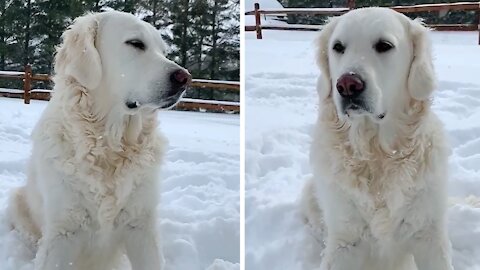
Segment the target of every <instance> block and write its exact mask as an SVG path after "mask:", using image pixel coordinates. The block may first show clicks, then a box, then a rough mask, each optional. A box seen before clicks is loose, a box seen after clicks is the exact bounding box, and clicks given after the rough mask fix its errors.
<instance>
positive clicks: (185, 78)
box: [170, 69, 192, 88]
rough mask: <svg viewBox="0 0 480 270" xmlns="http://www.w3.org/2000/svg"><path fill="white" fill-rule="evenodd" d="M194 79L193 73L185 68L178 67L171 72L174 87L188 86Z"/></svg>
mask: <svg viewBox="0 0 480 270" xmlns="http://www.w3.org/2000/svg"><path fill="white" fill-rule="evenodd" d="M191 81H192V75H190V73H188V71H187V70H185V69H177V70H175V71H174V72H172V74H170V82H172V84H173V88H182V87H185V86H187V84H189V83H190V82H191Z"/></svg>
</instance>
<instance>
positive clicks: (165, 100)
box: [125, 89, 186, 111]
mask: <svg viewBox="0 0 480 270" xmlns="http://www.w3.org/2000/svg"><path fill="white" fill-rule="evenodd" d="M185 90H186V89H183V90H182V91H179V92H178V93H176V94H174V95H168V96H166V97H162V98H157V99H154V100H152V101H147V102H142V101H141V100H136V99H129V100H127V101H126V102H125V107H126V108H127V109H128V110H130V111H136V110H138V109H140V108H143V107H145V108H152V109H162V110H168V109H171V108H173V107H174V106H175V105H177V103H178V102H179V101H180V99H181V98H182V97H183V95H184V94H185Z"/></svg>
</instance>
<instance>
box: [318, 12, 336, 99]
mask: <svg viewBox="0 0 480 270" xmlns="http://www.w3.org/2000/svg"><path fill="white" fill-rule="evenodd" d="M336 22H337V19H336V18H330V19H329V20H328V23H327V24H326V25H325V26H324V27H323V29H322V30H321V32H320V35H319V36H318V38H317V40H316V45H317V54H316V60H317V65H318V67H319V68H320V71H321V73H322V74H321V75H320V77H319V78H318V81H317V91H318V95H319V97H320V100H325V99H327V98H328V97H329V96H330V95H331V92H332V79H331V76H330V69H329V65H328V49H329V48H328V46H329V41H330V36H331V35H332V32H333V29H334V28H335V25H336V24H337V23H336Z"/></svg>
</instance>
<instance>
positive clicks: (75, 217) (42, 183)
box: [9, 11, 180, 270]
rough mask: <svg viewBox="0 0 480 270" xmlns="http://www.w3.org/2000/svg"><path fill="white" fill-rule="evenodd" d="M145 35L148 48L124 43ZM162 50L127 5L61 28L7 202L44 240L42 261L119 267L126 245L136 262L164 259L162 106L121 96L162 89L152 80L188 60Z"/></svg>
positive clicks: (45, 267) (138, 269)
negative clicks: (18, 180)
mask: <svg viewBox="0 0 480 270" xmlns="http://www.w3.org/2000/svg"><path fill="white" fill-rule="evenodd" d="M119 30H121V31H119ZM129 35H132V36H129ZM138 36H140V37H141V38H142V39H144V40H145V42H147V45H148V46H149V47H148V48H149V49H148V50H147V51H145V52H143V53H141V52H139V51H138V50H136V49H135V48H131V47H129V46H128V45H125V43H124V41H125V40H126V39H128V38H131V37H134V38H136V37H138ZM163 50H164V47H163V43H162V41H161V39H160V37H159V34H158V32H157V31H156V30H155V29H153V27H152V26H150V25H148V24H147V23H144V22H142V21H140V20H138V19H137V18H135V17H134V16H133V15H129V14H126V13H120V12H113V11H111V12H106V13H98V14H87V15H85V16H83V17H80V18H78V19H76V20H75V22H74V24H73V25H72V26H71V27H70V29H69V30H67V31H66V32H65V34H64V35H63V43H62V44H61V45H60V47H59V48H58V50H57V54H56V59H55V72H56V74H55V77H54V81H55V88H54V90H55V91H54V95H53V98H52V99H51V101H50V102H49V104H48V106H47V107H46V109H45V111H44V112H43V115H42V117H41V119H40V121H39V122H38V124H37V125H36V127H35V129H34V131H33V134H32V140H33V151H32V156H31V160H30V164H29V173H28V181H27V184H26V185H25V186H24V187H21V188H19V189H18V190H16V191H15V192H14V193H13V194H12V197H11V202H10V206H9V209H10V211H9V213H10V217H11V221H12V224H13V226H14V227H15V228H16V229H17V230H18V231H20V232H21V233H22V234H23V235H24V236H26V237H28V238H29V239H31V240H32V242H33V244H34V245H35V246H38V252H37V255H36V258H35V269H36V270H52V269H76V270H85V269H90V270H95V269H98V270H105V269H112V268H113V267H114V266H115V263H116V261H117V259H118V257H119V256H120V255H121V254H122V253H124V252H126V255H127V256H128V258H129V259H130V263H131V265H132V268H133V269H134V270H152V269H161V267H162V255H161V251H160V250H159V246H158V243H157V240H158V235H157V233H156V223H155V221H156V219H157V217H156V206H157V202H158V193H159V191H158V182H159V181H158V179H157V178H158V172H159V166H160V164H161V162H162V159H163V155H164V152H165V147H166V140H165V139H164V137H163V136H161V135H159V134H158V133H157V132H156V129H157V116H156V114H157V113H156V111H155V110H154V109H151V108H142V109H138V110H135V111H134V112H131V111H129V110H127V108H126V107H125V104H124V101H123V100H124V98H125V97H126V96H127V95H138V96H139V97H141V96H142V95H144V96H147V95H150V94H151V95H153V94H157V92H155V91H160V90H157V89H154V88H152V87H151V86H152V85H154V86H159V85H160V86H161V85H166V81H168V77H169V75H170V72H171V71H172V70H175V69H179V68H180V67H179V66H178V65H176V64H174V63H173V62H171V61H170V60H168V59H166V58H165V56H164V55H163ZM115 61H119V62H115ZM122 61H123V62H122ZM126 63H128V65H126ZM139 67H140V68H139ZM141 67H145V70H142V69H141ZM165 90H166V89H165ZM132 91H133V92H132Z"/></svg>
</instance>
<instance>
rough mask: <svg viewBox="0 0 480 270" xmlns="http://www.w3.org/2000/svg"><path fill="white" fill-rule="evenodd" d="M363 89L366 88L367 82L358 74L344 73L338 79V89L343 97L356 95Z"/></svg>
mask: <svg viewBox="0 0 480 270" xmlns="http://www.w3.org/2000/svg"><path fill="white" fill-rule="evenodd" d="M363 90H365V84H364V83H363V81H362V79H361V78H360V76H358V75H357V74H354V73H347V74H343V75H342V76H341V77H340V78H339V79H338V80H337V91H338V93H339V94H340V96H342V97H356V96H358V95H359V94H360V93H362V92H363Z"/></svg>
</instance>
